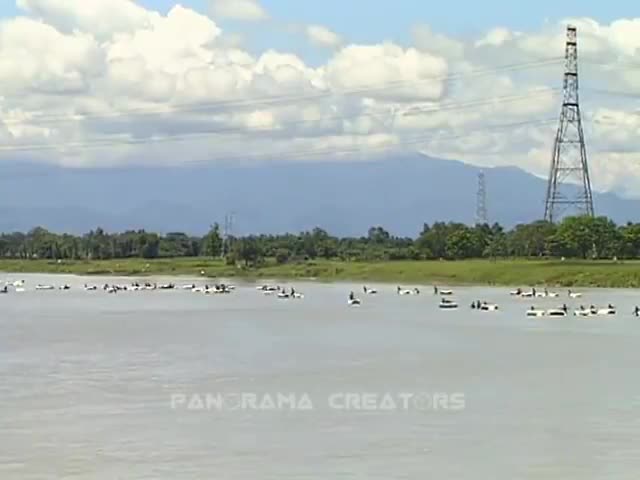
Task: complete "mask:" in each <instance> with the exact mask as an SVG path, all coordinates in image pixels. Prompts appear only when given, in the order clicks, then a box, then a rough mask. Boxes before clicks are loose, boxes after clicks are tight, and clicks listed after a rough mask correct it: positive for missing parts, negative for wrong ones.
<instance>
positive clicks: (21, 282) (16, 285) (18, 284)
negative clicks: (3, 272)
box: [12, 280, 24, 288]
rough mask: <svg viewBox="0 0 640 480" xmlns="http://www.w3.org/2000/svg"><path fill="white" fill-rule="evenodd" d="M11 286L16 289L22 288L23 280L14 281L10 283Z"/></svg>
mask: <svg viewBox="0 0 640 480" xmlns="http://www.w3.org/2000/svg"><path fill="white" fill-rule="evenodd" d="M12 285H13V286H14V287H16V288H19V287H24V280H16V281H15V282H13V283H12Z"/></svg>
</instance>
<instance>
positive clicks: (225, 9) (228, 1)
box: [51, 0, 269, 22]
mask: <svg viewBox="0 0 640 480" xmlns="http://www.w3.org/2000/svg"><path fill="white" fill-rule="evenodd" d="M51 1H53V0H51ZM211 3H212V10H213V15H214V16H215V17H220V18H231V19H233V20H245V21H248V22H256V21H261V20H266V19H267V18H269V15H268V14H267V12H266V11H265V9H264V8H262V6H261V5H260V3H258V1H257V0H212V2H211Z"/></svg>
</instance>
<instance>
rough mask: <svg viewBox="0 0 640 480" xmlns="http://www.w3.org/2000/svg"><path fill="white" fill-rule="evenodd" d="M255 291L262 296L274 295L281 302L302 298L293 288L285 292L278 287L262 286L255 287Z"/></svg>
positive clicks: (302, 295) (284, 289)
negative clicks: (281, 300)
mask: <svg viewBox="0 0 640 480" xmlns="http://www.w3.org/2000/svg"><path fill="white" fill-rule="evenodd" d="M256 289H257V290H259V291H261V292H262V293H263V294H264V295H274V296H276V297H277V298H280V299H283V300H287V299H292V300H302V299H303V298H304V294H302V293H300V292H297V291H296V289H295V288H293V287H291V288H290V289H289V290H287V289H286V288H283V287H280V286H279V285H262V286H259V287H256Z"/></svg>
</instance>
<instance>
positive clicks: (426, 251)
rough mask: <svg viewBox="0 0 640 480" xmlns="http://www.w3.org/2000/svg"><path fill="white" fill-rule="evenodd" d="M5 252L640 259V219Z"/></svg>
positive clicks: (6, 249)
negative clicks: (413, 234)
mask: <svg viewBox="0 0 640 480" xmlns="http://www.w3.org/2000/svg"><path fill="white" fill-rule="evenodd" d="M0 256H1V257H3V258H20V259H31V258H41V259H101V260H104V259H112V258H132V257H139V258H160V257H198V256H208V257H220V256H225V257H226V258H227V259H228V261H229V262H230V263H235V262H243V263H244V264H246V265H257V264H260V263H261V262H262V261H263V260H264V259H265V258H271V259H274V260H275V261H276V262H278V263H287V262H290V261H297V260H306V259H315V258H325V259H341V260H349V261H365V260H366V261H376V260H426V259H449V260H457V259H466V258H501V257H503V258H504V257H542V256H551V257H566V258H613V257H617V258H621V259H622V258H640V224H631V223H629V224H627V225H624V226H617V225H615V224H614V223H613V222H612V221H611V220H609V219H608V218H605V217H596V218H591V217H568V218H566V219H564V220H563V221H562V222H561V223H560V224H557V225H555V224H550V223H547V222H543V221H538V222H534V223H530V224H523V225H518V226H516V227H515V228H513V229H512V230H510V231H506V230H505V229H504V228H502V227H501V226H500V225H498V224H494V225H491V226H490V225H476V226H474V227H470V226H468V225H465V224H461V223H443V222H436V223H434V224H433V225H427V224H425V225H424V227H423V229H422V232H421V234H420V235H419V236H418V237H417V238H401V237H395V236H393V235H391V234H390V233H389V232H388V231H386V230H385V229H384V228H382V227H372V228H370V229H369V232H368V234H367V236H365V237H361V238H338V237H334V236H332V235H330V234H329V233H327V232H326V231H324V230H322V229H320V228H315V229H314V230H312V231H310V232H303V233H300V234H298V235H293V234H286V235H250V236H246V237H239V238H229V239H227V241H226V242H225V241H223V238H222V235H221V233H220V228H219V226H218V225H214V226H213V227H212V228H211V230H210V231H209V233H208V234H207V235H205V236H204V237H194V236H189V235H186V234H184V233H169V234H166V235H158V234H156V233H149V232H145V231H143V230H140V231H129V232H124V233H114V234H110V233H107V232H105V231H103V230H102V229H100V228H98V229H96V230H95V231H91V232H89V233H87V234H85V235H82V236H74V235H69V234H62V235H59V234H55V233H52V232H49V231H47V230H45V229H43V228H35V229H33V230H32V231H30V232H29V233H26V234H25V233H10V234H2V235H0Z"/></svg>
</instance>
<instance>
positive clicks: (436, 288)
mask: <svg viewBox="0 0 640 480" xmlns="http://www.w3.org/2000/svg"><path fill="white" fill-rule="evenodd" d="M433 294H434V295H437V294H438V287H436V286H435V285H434V286H433Z"/></svg>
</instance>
